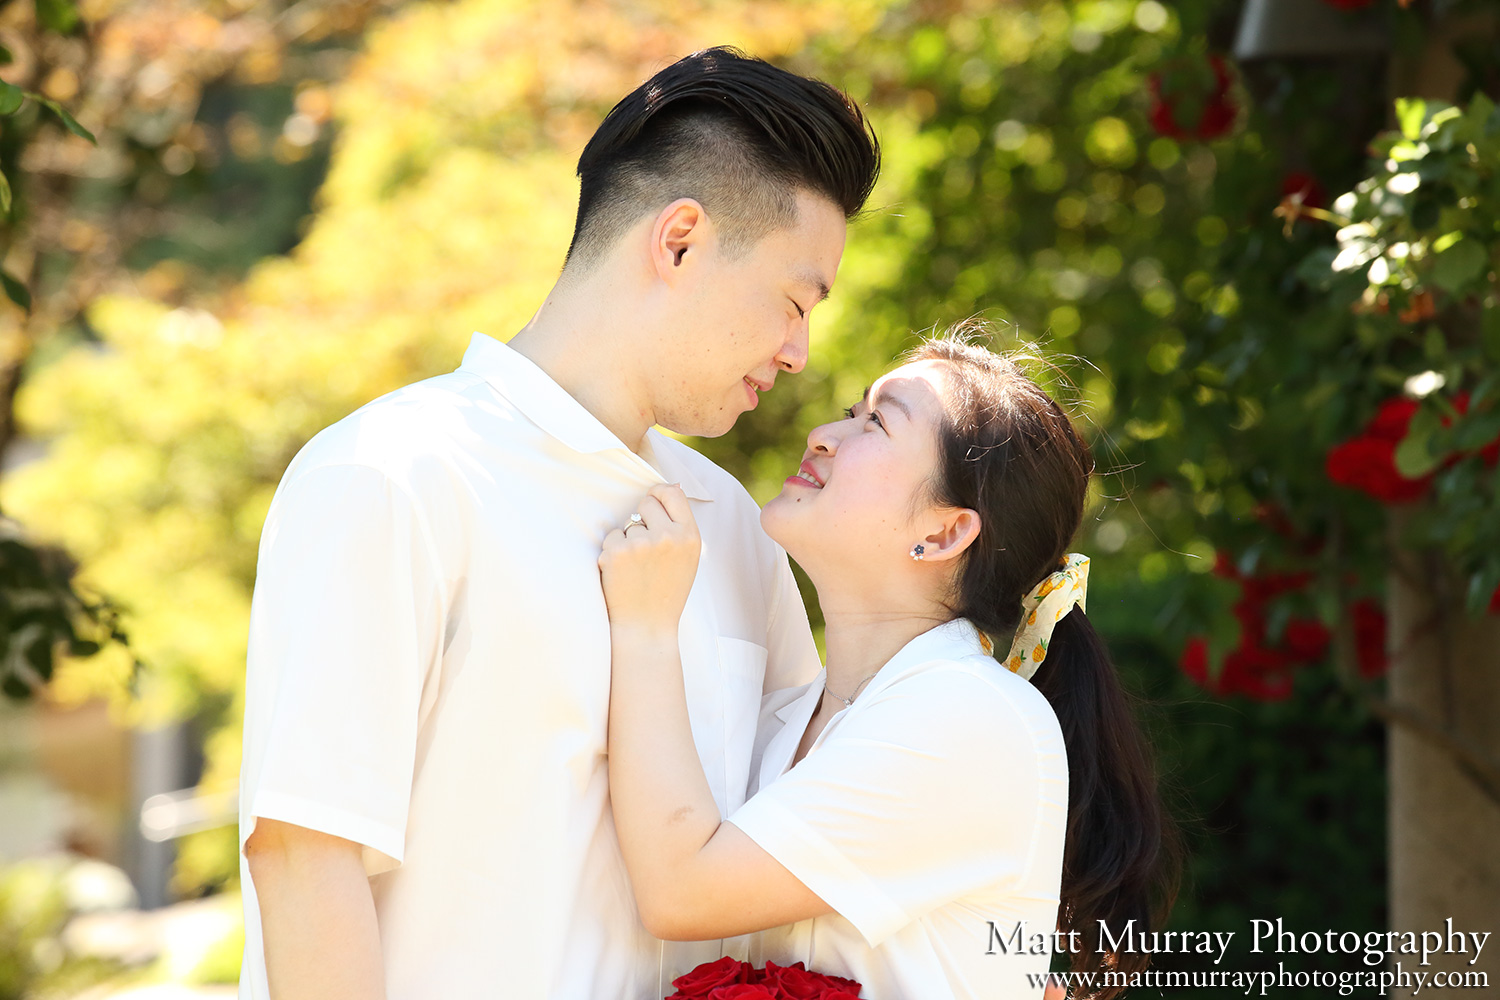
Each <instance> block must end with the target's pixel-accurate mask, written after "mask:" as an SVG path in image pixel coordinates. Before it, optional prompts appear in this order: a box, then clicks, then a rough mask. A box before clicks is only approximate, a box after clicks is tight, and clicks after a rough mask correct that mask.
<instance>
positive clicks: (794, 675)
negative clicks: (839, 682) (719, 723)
mask: <svg viewBox="0 0 1500 1000" xmlns="http://www.w3.org/2000/svg"><path fill="white" fill-rule="evenodd" d="M774 559H775V562H774V565H773V573H774V574H775V575H774V577H773V578H772V580H773V582H772V587H771V602H770V616H769V621H768V622H767V627H766V676H765V681H764V685H763V687H762V693H765V694H769V693H770V692H772V691H776V690H779V689H781V688H789V687H798V686H800V685H802V684H806V683H807V682H808V681H810V680H812V679H813V678H814V677H816V676H818V671H820V670H822V669H823V662H822V660H821V658H820V657H819V656H818V644H817V643H816V642H814V641H813V635H812V628H811V626H810V625H809V624H808V621H807V608H806V606H804V605H803V603H802V592H801V591H799V590H798V589H797V578H796V577H795V576H793V575H792V566H791V563H790V561H788V559H787V556H786V552H785V551H784V550H783V549H782V548H781V546H779V545H777V546H775V556H774Z"/></svg>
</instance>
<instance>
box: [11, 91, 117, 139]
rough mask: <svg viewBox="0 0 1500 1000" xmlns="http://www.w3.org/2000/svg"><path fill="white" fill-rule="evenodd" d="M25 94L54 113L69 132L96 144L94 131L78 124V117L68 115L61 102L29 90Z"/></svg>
mask: <svg viewBox="0 0 1500 1000" xmlns="http://www.w3.org/2000/svg"><path fill="white" fill-rule="evenodd" d="M26 96H27V97H29V98H31V99H32V100H33V101H36V102H37V103H38V104H40V105H42V106H43V107H45V108H46V109H47V110H48V111H51V112H52V113H53V114H54V115H56V116H57V117H58V119H59V120H61V121H62V123H63V125H64V127H66V128H67V130H68V131H69V132H72V133H73V134H74V135H76V136H81V137H82V138H84V139H87V140H88V141H89V142H92V143H94V144H95V145H98V143H99V140H97V139H95V138H94V133H92V132H90V131H89V130H88V129H86V128H84V127H83V126H82V125H80V124H78V119H76V118H74V117H73V116H72V115H70V114H69V113H68V109H67V108H65V107H63V106H62V105H61V104H58V103H57V102H56V101H54V100H53V99H52V98H50V97H43V96H42V95H41V94H33V93H32V92H31V91H29V90H28V91H26Z"/></svg>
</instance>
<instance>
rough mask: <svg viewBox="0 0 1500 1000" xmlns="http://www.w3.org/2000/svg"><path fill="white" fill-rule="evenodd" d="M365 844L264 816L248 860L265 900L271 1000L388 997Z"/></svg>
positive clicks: (262, 911)
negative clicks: (363, 857)
mask: <svg viewBox="0 0 1500 1000" xmlns="http://www.w3.org/2000/svg"><path fill="white" fill-rule="evenodd" d="M360 851H361V847H360V845H359V844H356V843H354V842H352V841H348V840H344V839H343V838H341V837H333V836H329V835H328V834H326V833H318V832H317V831H315V830H309V829H307V828H305V827H300V826H294V825H293V824H291V823H281V822H278V821H276V820H271V819H260V820H258V821H257V822H256V824H255V831H254V832H253V833H251V834H250V838H249V839H248V840H247V841H245V858H246V859H247V860H248V861H249V864H250V875H251V878H252V879H253V880H254V882H255V894H256V897H257V899H258V900H259V902H260V921H261V927H262V933H263V938H264V943H265V956H266V979H267V982H268V983H269V985H270V990H271V998H272V1000H385V968H384V966H383V964H382V962H381V957H380V931H379V928H378V927H377V926H376V923H375V901H374V899H373V898H372V897H371V895H370V882H369V879H368V877H367V876H366V875H365V868H364V864H363V862H362V861H361V860H360Z"/></svg>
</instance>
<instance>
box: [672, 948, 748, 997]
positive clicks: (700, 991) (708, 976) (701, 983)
mask: <svg viewBox="0 0 1500 1000" xmlns="http://www.w3.org/2000/svg"><path fill="white" fill-rule="evenodd" d="M750 971H751V969H750V965H749V963H746V962H741V961H739V960H737V959H734V958H730V957H729V956H728V955H725V956H724V957H723V958H721V959H719V960H718V961H717V962H705V963H703V964H702V965H700V966H698V967H697V968H696V969H694V970H693V971H692V972H689V973H687V974H685V975H681V976H678V977H677V978H676V979H674V980H672V985H673V986H675V987H677V992H676V993H674V994H672V996H671V997H670V998H669V1000H706V998H707V997H708V995H709V994H710V993H711V992H713V991H714V990H715V989H717V988H719V987H721V986H728V985H731V984H735V983H745V982H748V981H749V978H750Z"/></svg>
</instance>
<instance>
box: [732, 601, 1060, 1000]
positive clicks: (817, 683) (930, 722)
mask: <svg viewBox="0 0 1500 1000" xmlns="http://www.w3.org/2000/svg"><path fill="white" fill-rule="evenodd" d="M1043 669H1045V667H1044V668H1043ZM822 694H823V676H822V675H819V676H818V678H817V679H816V680H814V681H813V682H812V683H811V684H809V685H807V686H806V687H801V688H796V689H792V690H789V691H781V692H776V693H774V694H771V695H768V696H767V698H766V701H765V703H764V705H763V708H762V712H761V729H760V733H759V735H758V737H757V744H756V754H757V758H758V759H756V760H754V761H753V762H752V765H751V782H752V785H751V790H752V792H754V794H753V796H752V798H751V799H750V800H749V801H748V802H746V803H745V804H744V805H743V806H741V807H740V808H739V809H738V810H736V811H735V812H734V813H733V814H732V815H731V816H730V817H729V822H731V823H733V824H734V825H735V826H737V827H739V828H740V829H741V830H743V831H744V832H745V833H746V834H747V835H748V836H749V837H750V838H751V839H753V840H754V841H755V842H756V843H757V844H759V845H760V846H761V847H762V848H763V849H765V850H766V851H767V852H768V853H769V854H771V856H773V857H774V858H775V859H776V860H777V861H778V862H780V863H781V864H782V865H784V866H786V868H787V869H788V870H790V871H791V872H792V873H793V874H794V875H796V876H797V878H798V879H800V880H801V881H802V883H803V884H804V885H806V886H807V887H808V888H809V889H811V890H812V891H813V892H815V893H817V894H818V895H819V896H820V897H821V898H822V899H823V900H824V901H825V902H827V903H828V904H829V905H830V906H831V907H833V909H834V911H835V912H834V913H833V914H830V915H828V916H825V917H818V918H815V919H812V920H804V921H802V922H800V923H797V924H792V925H788V926H786V927H778V928H774V929H772V930H768V931H763V932H761V933H760V934H758V935H754V936H753V938H752V940H751V942H750V947H749V959H750V961H752V962H754V963H756V964H757V965H758V964H760V963H762V962H765V961H773V962H776V963H777V964H778V965H790V964H792V963H795V962H799V961H800V962H805V963H806V965H807V968H808V969H811V970H813V971H815V972H824V973H832V974H834V975H840V976H847V977H850V978H853V979H857V980H859V982H861V983H862V984H864V990H863V992H862V993H861V996H862V997H866V998H873V1000H946V998H955V1000H959V998H962V1000H1006V998H1010V997H1017V998H1019V997H1028V998H1034V997H1037V996H1039V995H1040V982H1041V978H1042V977H1044V976H1045V975H1046V973H1047V970H1048V967H1049V965H1050V962H1051V949H1050V947H1048V948H1046V949H1043V950H1039V951H1037V952H1036V953H1030V952H1021V953H1018V952H1017V949H1016V948H1015V947H1014V944H1015V943H1016V939H1015V937H1014V935H1015V932H1016V930H1017V928H1018V927H1019V929H1020V931H1021V934H1020V941H1021V942H1022V943H1025V944H1032V943H1033V942H1035V941H1036V939H1037V935H1046V937H1045V940H1046V942H1048V944H1049V945H1050V943H1051V942H1052V941H1053V938H1052V932H1053V930H1054V928H1055V925H1056V920H1057V907H1058V887H1059V884H1060V881H1061V877H1062V858H1063V837H1064V834H1065V832H1066V829H1067V810H1068V771H1067V758H1066V755H1065V752H1064V749H1063V738H1062V731H1061V729H1060V728H1059V727H1058V723H1057V717H1056V716H1055V715H1054V714H1053V712H1052V707H1051V705H1049V704H1048V702H1047V700H1046V699H1045V698H1044V697H1043V696H1042V695H1041V693H1040V692H1038V691H1037V690H1036V688H1034V687H1032V685H1031V683H1030V682H1029V681H1026V680H1023V679H1021V678H1020V677H1018V676H1016V675H1015V674H1013V673H1011V672H1010V671H1008V670H1006V669H1005V668H1004V667H1003V666H1001V665H1000V664H999V663H997V662H996V661H995V659H994V658H993V657H991V656H989V655H987V654H986V653H985V652H984V649H983V647H982V646H981V645H980V637H979V633H978V631H977V630H976V629H975V628H974V626H973V625H971V624H970V623H969V622H967V621H965V620H962V619H959V620H956V621H951V622H948V623H947V624H945V625H941V626H939V627H937V628H934V629H932V630H930V631H928V632H926V633H923V634H922V635H920V636H918V637H917V638H915V639H913V640H912V641H911V642H910V643H908V644H907V645H906V646H905V647H903V648H902V650H901V652H899V653H897V654H896V656H895V657H894V658H892V659H891V661H890V662H889V663H887V664H886V665H885V666H884V667H882V668H881V670H880V672H879V673H878V674H876V675H875V677H874V679H873V680H871V681H870V682H869V683H868V684H867V685H866V686H865V689H864V691H863V692H862V693H861V694H860V695H859V697H858V698H857V699H856V700H855V701H854V704H853V705H851V706H850V707H848V708H846V709H844V710H843V711H842V712H840V713H838V714H837V715H835V716H834V717H833V719H832V720H830V721H829V723H828V725H827V726H826V727H825V728H824V730H823V732H822V733H820V734H819V736H818V738H817V740H816V742H815V743H814V744H813V745H812V748H811V749H810V750H809V752H808V754H807V756H806V757H804V758H803V759H802V760H801V761H800V762H798V763H797V764H796V766H791V762H792V757H793V756H794V755H795V753H796V749H797V745H798V744H799V743H800V742H801V739H802V736H803V734H804V733H805V732H806V731H807V724H808V721H809V720H810V719H811V718H812V715H813V713H814V711H815V710H816V708H817V705H818V701H819V700H820V699H821V697H822ZM757 784H758V786H759V787H758V790H757V788H756V785H757ZM1033 977H1034V978H1033Z"/></svg>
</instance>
